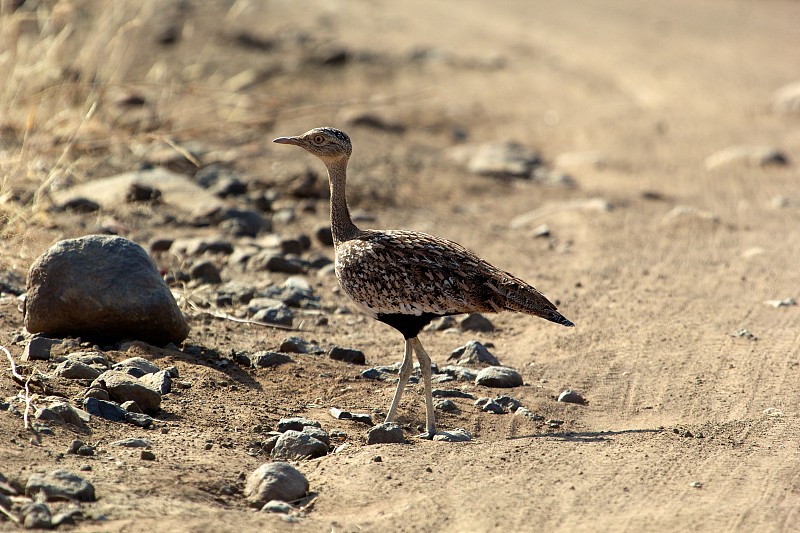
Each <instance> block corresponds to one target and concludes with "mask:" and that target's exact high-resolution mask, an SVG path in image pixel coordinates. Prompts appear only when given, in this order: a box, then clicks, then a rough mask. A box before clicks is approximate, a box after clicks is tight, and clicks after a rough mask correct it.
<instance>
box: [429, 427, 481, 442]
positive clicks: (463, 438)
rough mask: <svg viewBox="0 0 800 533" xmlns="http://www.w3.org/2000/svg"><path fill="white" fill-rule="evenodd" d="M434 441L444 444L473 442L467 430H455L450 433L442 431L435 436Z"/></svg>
mask: <svg viewBox="0 0 800 533" xmlns="http://www.w3.org/2000/svg"><path fill="white" fill-rule="evenodd" d="M433 440H435V441H442V442H469V441H471V440H472V435H470V434H469V431H467V430H466V429H461V428H457V429H453V430H449V431H440V432H439V433H437V434H436V435H434V436H433Z"/></svg>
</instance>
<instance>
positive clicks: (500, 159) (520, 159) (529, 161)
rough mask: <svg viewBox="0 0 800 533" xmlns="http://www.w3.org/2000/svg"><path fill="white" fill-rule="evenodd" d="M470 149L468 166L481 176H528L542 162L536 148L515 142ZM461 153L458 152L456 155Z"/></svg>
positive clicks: (488, 144) (487, 144) (490, 144)
mask: <svg viewBox="0 0 800 533" xmlns="http://www.w3.org/2000/svg"><path fill="white" fill-rule="evenodd" d="M463 148H464V147H459V149H463ZM468 149H469V150H470V151H469V152H468V153H469V154H470V157H469V161H468V162H467V168H468V169H469V171H470V172H472V173H473V174H478V175H480V176H488V177H493V178H528V177H530V175H531V172H532V171H533V169H534V168H535V167H536V166H538V165H539V164H540V163H541V158H540V157H539V153H538V152H537V151H536V150H533V149H531V148H528V147H526V146H522V145H521V144H519V143H515V142H501V143H486V144H482V145H479V146H472V147H468ZM459 155H460V154H456V157H458V156H459Z"/></svg>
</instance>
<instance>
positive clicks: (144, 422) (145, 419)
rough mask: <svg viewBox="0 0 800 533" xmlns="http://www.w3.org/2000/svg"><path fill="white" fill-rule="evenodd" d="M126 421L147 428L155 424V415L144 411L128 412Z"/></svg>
mask: <svg viewBox="0 0 800 533" xmlns="http://www.w3.org/2000/svg"><path fill="white" fill-rule="evenodd" d="M125 421H126V422H127V423H129V424H133V425H134V426H137V427H140V428H145V429H147V428H149V427H150V426H151V425H153V417H151V416H149V415H146V414H143V413H133V412H126V413H125Z"/></svg>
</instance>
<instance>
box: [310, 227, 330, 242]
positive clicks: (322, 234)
mask: <svg viewBox="0 0 800 533" xmlns="http://www.w3.org/2000/svg"><path fill="white" fill-rule="evenodd" d="M314 237H315V238H316V239H317V241H319V243H320V244H322V245H323V246H333V232H332V231H331V227H330V225H327V224H326V225H324V226H317V228H316V229H315V230H314Z"/></svg>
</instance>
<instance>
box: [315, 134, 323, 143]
mask: <svg viewBox="0 0 800 533" xmlns="http://www.w3.org/2000/svg"><path fill="white" fill-rule="evenodd" d="M312 140H313V141H314V144H322V143H324V142H325V137H323V136H322V135H314V138H313V139H312Z"/></svg>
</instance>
